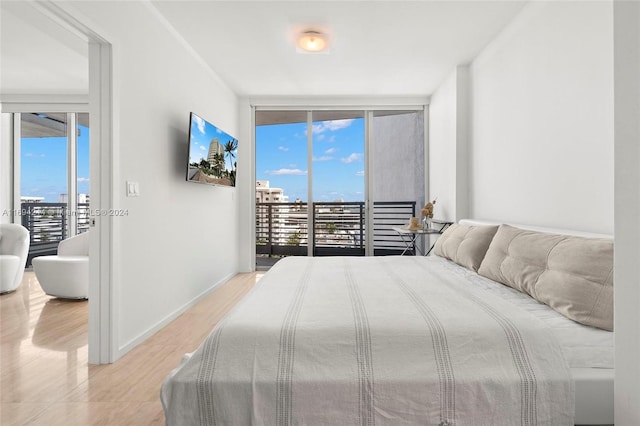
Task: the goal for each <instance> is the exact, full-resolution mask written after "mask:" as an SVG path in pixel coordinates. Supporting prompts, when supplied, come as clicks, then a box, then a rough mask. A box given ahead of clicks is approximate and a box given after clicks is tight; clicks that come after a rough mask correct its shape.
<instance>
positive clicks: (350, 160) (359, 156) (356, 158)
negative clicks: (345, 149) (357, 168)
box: [340, 152, 362, 164]
mask: <svg viewBox="0 0 640 426" xmlns="http://www.w3.org/2000/svg"><path fill="white" fill-rule="evenodd" d="M360 160H362V154H359V153H357V152H354V153H352V154H351V155H349V156H348V157H344V158H341V159H340V161H342V162H343V163H346V164H350V163H353V162H355V161H360Z"/></svg>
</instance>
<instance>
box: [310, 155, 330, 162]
mask: <svg viewBox="0 0 640 426" xmlns="http://www.w3.org/2000/svg"><path fill="white" fill-rule="evenodd" d="M331 160H333V157H331V156H330V155H323V156H321V157H313V161H331Z"/></svg>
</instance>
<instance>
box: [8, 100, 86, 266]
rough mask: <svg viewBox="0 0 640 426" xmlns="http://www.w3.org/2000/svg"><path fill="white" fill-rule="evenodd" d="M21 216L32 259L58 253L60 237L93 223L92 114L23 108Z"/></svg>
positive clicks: (18, 176)
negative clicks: (90, 158)
mask: <svg viewBox="0 0 640 426" xmlns="http://www.w3.org/2000/svg"><path fill="white" fill-rule="evenodd" d="M16 116H17V117H19V132H16V133H17V136H18V138H19V147H18V149H17V150H16V155H17V156H19V158H17V159H16V160H17V161H16V164H19V165H20V166H19V167H18V168H16V170H15V177H16V181H18V182H19V191H20V193H19V196H20V198H19V203H20V213H21V222H22V225H23V226H25V227H26V228H27V229H29V231H30V237H31V244H30V251H29V260H28V262H30V261H31V258H33V257H34V256H36V255H45V254H55V252H56V249H57V245H58V243H59V242H60V241H61V240H63V239H65V238H68V237H70V236H73V235H76V234H78V233H81V232H85V231H87V230H88V229H89V114H86V113H20V114H16Z"/></svg>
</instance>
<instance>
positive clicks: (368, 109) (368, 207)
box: [251, 103, 429, 264]
mask: <svg viewBox="0 0 640 426" xmlns="http://www.w3.org/2000/svg"><path fill="white" fill-rule="evenodd" d="M261 111H306V113H307V170H308V172H307V173H308V174H307V199H308V200H313V132H312V131H311V129H312V127H313V112H314V111H363V113H364V139H365V140H364V164H365V167H364V169H365V170H364V176H365V180H364V192H365V197H364V203H365V228H366V234H365V235H366V237H365V256H373V251H374V247H373V236H374V230H373V226H371V225H372V224H373V208H372V207H373V200H372V197H373V194H372V190H371V188H372V181H373V173H371V170H372V169H371V168H372V165H373V158H372V153H371V149H370V145H371V140H372V138H373V136H374V135H373V114H374V113H375V112H376V111H407V112H408V111H416V112H418V111H423V112H424V120H423V125H424V164H425V170H424V183H425V186H424V187H425V194H424V195H425V199H428V198H429V193H428V192H429V173H428V166H427V165H428V164H429V154H428V153H429V149H428V148H429V132H428V130H429V127H428V126H429V124H428V121H429V119H428V117H429V115H428V104H426V103H425V104H418V105H416V104H410V105H379V106H378V105H376V106H371V105H340V104H332V105H295V106H294V105H288V106H280V105H278V106H275V105H274V106H271V105H258V104H254V105H252V120H251V122H252V130H251V131H252V139H253V152H254V158H253V176H254V177H255V169H256V158H255V152H256V148H255V147H256V132H255V128H256V125H255V123H256V119H255V114H257V113H259V112H261ZM253 185H254V186H255V179H254V182H253ZM254 192H255V190H254ZM254 199H255V197H254ZM253 217H254V218H255V202H254V212H253ZM307 221H308V223H309V226H311V225H312V223H313V203H312V201H308V202H307ZM253 228H254V229H253V233H252V235H253V244H252V246H254V247H255V244H256V234H255V227H253ZM312 234H313V233H312V232H309V237H308V246H307V256H310V257H313V255H314V253H313V247H314V241H313V235H312ZM254 264H255V262H254Z"/></svg>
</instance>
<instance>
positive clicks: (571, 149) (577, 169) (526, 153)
mask: <svg viewBox="0 0 640 426" xmlns="http://www.w3.org/2000/svg"><path fill="white" fill-rule="evenodd" d="M612 61H613V25H612V4H611V3H609V2H532V3H530V4H529V5H527V6H526V7H525V9H524V10H523V12H522V13H521V14H520V15H519V16H518V17H517V18H516V19H515V20H514V21H513V22H512V23H511V24H509V26H508V27H507V28H506V29H505V30H504V31H503V32H502V33H501V34H500V35H499V36H498V37H497V38H496V39H495V40H494V41H493V42H492V43H491V44H490V45H489V46H488V47H487V48H486V49H485V50H484V51H483V52H482V53H481V54H480V55H479V56H478V57H477V58H476V59H475V60H474V62H473V63H472V66H471V85H472V90H471V93H472V99H471V102H472V109H471V119H472V123H471V140H470V164H469V172H470V176H469V185H470V199H469V202H470V210H469V213H470V215H471V216H472V217H476V218H485V219H498V220H505V221H507V220H508V221H512V222H518V223H531V224H536V225H543V226H550V227H564V228H570V229H579V230H584V231H591V232H601V233H613V170H614V169H613V166H614V165H613V66H612V63H613V62H612ZM432 125H433V124H432Z"/></svg>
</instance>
